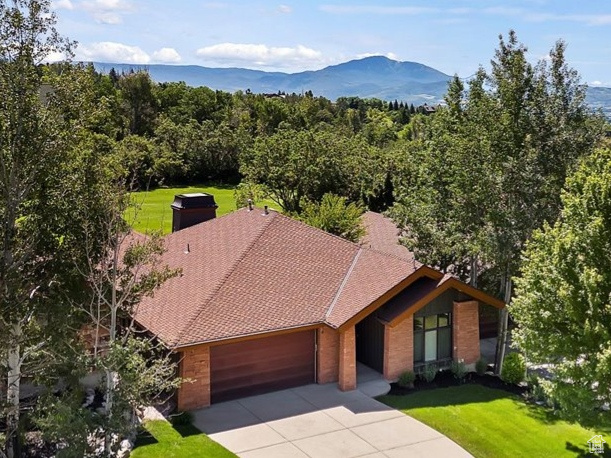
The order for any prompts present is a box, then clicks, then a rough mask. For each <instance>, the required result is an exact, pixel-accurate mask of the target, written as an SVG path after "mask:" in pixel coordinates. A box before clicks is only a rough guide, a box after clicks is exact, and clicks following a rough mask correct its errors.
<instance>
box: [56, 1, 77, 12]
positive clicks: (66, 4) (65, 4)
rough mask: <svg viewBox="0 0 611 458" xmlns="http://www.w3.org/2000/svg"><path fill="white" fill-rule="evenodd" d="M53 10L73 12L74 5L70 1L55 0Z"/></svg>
mask: <svg viewBox="0 0 611 458" xmlns="http://www.w3.org/2000/svg"><path fill="white" fill-rule="evenodd" d="M51 8H53V9H54V10H73V9H74V5H73V4H72V2H71V1H70V0H55V1H53V2H51Z"/></svg>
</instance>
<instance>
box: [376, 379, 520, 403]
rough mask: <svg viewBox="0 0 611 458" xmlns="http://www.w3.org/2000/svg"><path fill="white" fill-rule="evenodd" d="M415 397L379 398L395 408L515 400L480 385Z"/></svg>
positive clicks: (432, 391)
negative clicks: (505, 399)
mask: <svg viewBox="0 0 611 458" xmlns="http://www.w3.org/2000/svg"><path fill="white" fill-rule="evenodd" d="M415 393H417V396H410V395H408V396H395V395H386V396H380V397H379V398H378V399H379V400H381V401H382V402H386V401H387V403H388V404H391V405H392V406H393V407H395V408H399V409H406V408H421V407H446V406H454V405H461V404H480V403H486V402H492V401H496V400H497V399H503V398H517V396H516V395H513V394H511V393H508V392H507V391H503V390H498V389H494V388H487V387H484V386H482V385H476V384H465V385H459V386H453V387H448V388H436V389H433V390H425V391H424V390H423V391H417V392H415Z"/></svg>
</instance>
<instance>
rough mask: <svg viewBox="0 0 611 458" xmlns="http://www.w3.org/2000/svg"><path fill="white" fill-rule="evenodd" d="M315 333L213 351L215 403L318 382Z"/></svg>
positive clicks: (271, 338) (211, 354)
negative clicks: (316, 380) (315, 367)
mask: <svg viewBox="0 0 611 458" xmlns="http://www.w3.org/2000/svg"><path fill="white" fill-rule="evenodd" d="M314 335H315V333H314V331H305V332H295V333H291V334H282V335H278V336H272V337H265V338H261V339H256V340H248V341H243V342H237V343H233V344H227V345H218V346H215V347H212V348H211V349H210V358H211V375H210V379H211V396H212V402H213V403H215V402H221V401H227V400H229V399H235V398H239V397H243V396H250V395H255V394H262V393H267V392H270V391H275V390H280V389H285V388H292V387H295V386H300V385H305V384H308V383H314V381H315V380H314V364H315V357H314V353H315V348H314Z"/></svg>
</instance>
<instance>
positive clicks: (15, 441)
mask: <svg viewBox="0 0 611 458" xmlns="http://www.w3.org/2000/svg"><path fill="white" fill-rule="evenodd" d="M11 340H12V341H11V345H10V347H9V349H8V359H7V363H8V380H7V382H8V386H7V396H6V400H7V404H8V406H7V407H8V414H7V416H6V456H7V458H18V457H20V456H21V447H20V442H19V393H20V388H21V348H20V345H19V342H20V340H21V326H20V325H18V324H16V325H13V328H12V329H11Z"/></svg>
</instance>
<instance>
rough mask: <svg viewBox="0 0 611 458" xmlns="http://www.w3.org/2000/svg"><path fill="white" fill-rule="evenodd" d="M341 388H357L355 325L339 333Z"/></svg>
mask: <svg viewBox="0 0 611 458" xmlns="http://www.w3.org/2000/svg"><path fill="white" fill-rule="evenodd" d="M339 389H340V390H342V391H350V390H354V389H356V340H355V332H354V326H351V327H350V328H348V329H346V330H345V331H341V332H340V333H339Z"/></svg>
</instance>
